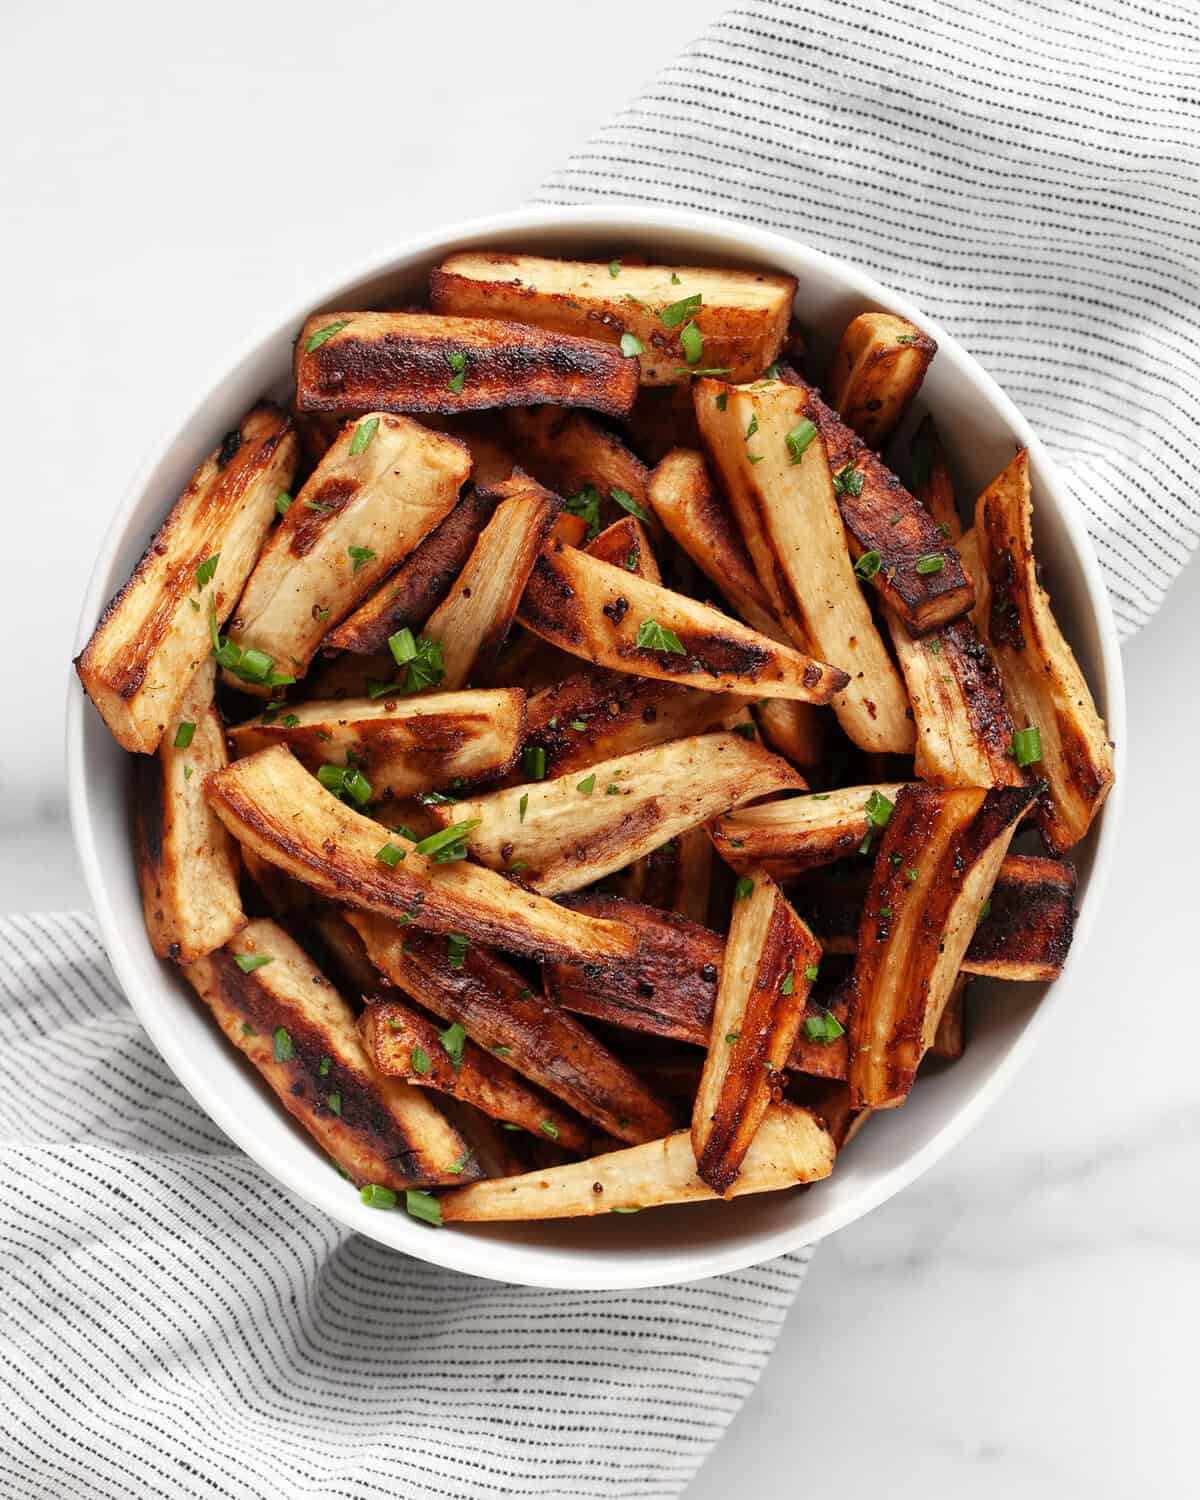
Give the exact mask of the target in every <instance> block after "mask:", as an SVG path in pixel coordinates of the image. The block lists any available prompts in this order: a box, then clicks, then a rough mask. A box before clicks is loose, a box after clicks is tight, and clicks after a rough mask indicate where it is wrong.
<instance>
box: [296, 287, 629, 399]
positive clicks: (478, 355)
mask: <svg viewBox="0 0 1200 1500" xmlns="http://www.w3.org/2000/svg"><path fill="white" fill-rule="evenodd" d="M331 329H332V330H333V331H332V332H330V330H331ZM595 331H596V330H595V329H583V330H581V332H584V333H587V334H592V333H594V332H595ZM637 388H638V372H637V366H636V364H635V363H634V362H633V361H632V360H630V359H626V358H625V357H624V355H622V353H621V351H620V350H619V349H614V348H613V347H612V345H611V343H610V342H608V341H606V340H600V339H597V338H593V337H585V338H579V337H575V336H573V335H572V334H571V333H561V332H556V331H550V330H547V329H544V328H533V327H530V326H529V324H528V323H508V322H501V321H499V320H497V319H495V318H491V317H487V318H471V317H465V318H460V317H437V316H435V315H433V314H430V313H409V312H327V313H314V315H313V316H312V317H311V318H309V320H308V322H307V323H305V325H304V327H303V328H302V329H301V331H300V337H299V339H298V340H297V342H296V404H297V405H298V406H299V408H300V410H301V411H344V412H365V411H395V412H401V411H404V412H446V413H453V412H460V411H474V410H478V409H479V408H481V407H489V406H532V405H535V404H537V403H540V402H543V401H547V402H551V403H552V404H553V405H555V406H590V407H591V408H592V409H593V410H594V411H603V412H608V413H609V415H610V416H614V417H619V416H622V415H623V414H624V413H625V412H627V411H628V410H629V408H630V407H631V406H632V405H633V398H634V396H635V395H636V394H637Z"/></svg>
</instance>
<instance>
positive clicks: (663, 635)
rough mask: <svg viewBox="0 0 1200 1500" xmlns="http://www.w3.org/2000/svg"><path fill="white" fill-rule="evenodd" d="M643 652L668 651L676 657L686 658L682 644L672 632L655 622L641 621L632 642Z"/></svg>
mask: <svg viewBox="0 0 1200 1500" xmlns="http://www.w3.org/2000/svg"><path fill="white" fill-rule="evenodd" d="M634 644H635V645H636V646H639V647H640V648H641V649H642V650H643V651H669V652H671V653H673V654H674V655H676V656H686V655H687V652H686V651H685V650H684V649H683V642H682V641H681V640H680V639H679V637H678V636H677V635H676V634H675V632H674V631H673V630H666V629H664V628H663V626H661V625H660V624H659V623H658V621H657V620H643V621H642V623H641V624H640V625H639V626H638V631H637V637H636V639H635V641H634Z"/></svg>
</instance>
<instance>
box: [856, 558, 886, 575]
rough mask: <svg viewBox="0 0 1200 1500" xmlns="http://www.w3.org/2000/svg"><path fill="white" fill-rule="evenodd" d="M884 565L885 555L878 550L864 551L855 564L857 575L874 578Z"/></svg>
mask: <svg viewBox="0 0 1200 1500" xmlns="http://www.w3.org/2000/svg"><path fill="white" fill-rule="evenodd" d="M882 566H883V557H882V555H881V554H880V553H878V552H864V553H863V555H862V556H861V557H860V558H859V559H858V561H857V562H856V563H855V564H854V572H855V576H856V577H858V578H874V577H875V575H876V573H878V572H879V570H880V568H881V567H882Z"/></svg>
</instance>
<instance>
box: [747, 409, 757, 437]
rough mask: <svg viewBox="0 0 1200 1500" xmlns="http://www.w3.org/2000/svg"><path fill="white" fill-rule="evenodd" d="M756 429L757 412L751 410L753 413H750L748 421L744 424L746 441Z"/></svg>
mask: <svg viewBox="0 0 1200 1500" xmlns="http://www.w3.org/2000/svg"><path fill="white" fill-rule="evenodd" d="M757 431H758V413H757V412H753V413H751V416H750V420H749V422H748V423H747V424H746V441H747V442H749V441H750V439H751V438H752V437H753V436H754V434H755V433H756V432H757Z"/></svg>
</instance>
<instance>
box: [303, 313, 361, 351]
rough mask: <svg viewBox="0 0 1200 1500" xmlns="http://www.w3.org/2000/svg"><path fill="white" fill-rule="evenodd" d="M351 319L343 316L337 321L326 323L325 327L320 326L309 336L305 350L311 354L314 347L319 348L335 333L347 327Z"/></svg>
mask: <svg viewBox="0 0 1200 1500" xmlns="http://www.w3.org/2000/svg"><path fill="white" fill-rule="evenodd" d="M349 321H350V319H349V318H341V319H339V320H338V322H336V323H326V325H325V327H324V328H318V329H317V331H316V333H310V334H309V336H308V342H307V343H306V344H305V346H304V352H305V353H306V354H311V353H312V352H313V350H314V349H319V348H320V347H321V345H322V344H324V343H327V342H328V340H329V339H331V338H332V337H333V336H334V334H335V333H341V331H342V329H343V328H345V326H346V325H347V323H349Z"/></svg>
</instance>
